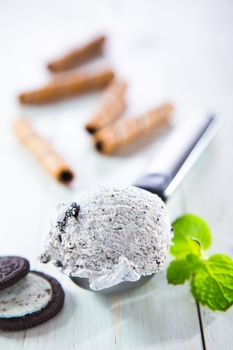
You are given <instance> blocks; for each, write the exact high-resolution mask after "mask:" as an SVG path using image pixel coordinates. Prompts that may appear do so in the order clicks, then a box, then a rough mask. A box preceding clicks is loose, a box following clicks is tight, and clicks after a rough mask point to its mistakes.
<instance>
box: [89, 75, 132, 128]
mask: <svg viewBox="0 0 233 350" xmlns="http://www.w3.org/2000/svg"><path fill="white" fill-rule="evenodd" d="M125 92H126V84H125V83H124V82H123V81H119V80H116V81H113V82H112V83H111V84H110V85H109V87H108V88H107V90H106V93H105V95H104V97H103V101H102V102H101V104H100V107H99V109H98V110H97V112H96V114H95V115H94V116H93V118H91V119H90V120H89V121H88V123H87V124H86V130H87V131H88V132H89V133H90V134H92V133H94V132H96V131H97V130H99V129H102V128H103V127H104V126H106V125H108V124H110V123H111V122H112V121H114V120H115V119H117V118H118V117H119V116H120V114H121V113H122V112H123V110H124V109H125V105H126V102H125Z"/></svg>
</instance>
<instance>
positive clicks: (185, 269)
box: [167, 259, 192, 284]
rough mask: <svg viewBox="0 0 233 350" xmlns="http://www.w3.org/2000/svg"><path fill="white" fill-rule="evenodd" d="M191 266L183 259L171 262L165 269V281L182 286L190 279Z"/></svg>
mask: <svg viewBox="0 0 233 350" xmlns="http://www.w3.org/2000/svg"><path fill="white" fill-rule="evenodd" d="M191 272H192V270H191V266H190V264H189V263H188V261H186V260H185V259H181V260H173V261H172V262H171V263H170V265H169V266H168V268H167V281H168V283H170V284H183V283H184V282H185V281H186V280H188V279H189V278H190V277H191Z"/></svg>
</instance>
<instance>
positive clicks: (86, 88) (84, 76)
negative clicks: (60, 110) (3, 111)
mask: <svg viewBox="0 0 233 350" xmlns="http://www.w3.org/2000/svg"><path fill="white" fill-rule="evenodd" d="M113 78H114V73H113V71H112V70H110V69H105V70H102V71H100V72H93V73H85V72H82V73H78V74H75V75H73V74H72V75H71V74H66V75H64V76H60V77H56V78H55V79H53V80H52V81H51V83H50V84H48V85H46V86H44V87H42V88H39V89H37V90H34V91H29V92H25V93H22V94H21V95H19V100H20V102H21V103H23V104H44V103H49V102H54V101H60V100H63V99H65V98H69V97H72V96H75V95H80V94H83V93H87V92H90V91H92V90H98V89H101V88H104V87H105V86H107V85H108V83H109V82H110V81H111V80H112V79H113Z"/></svg>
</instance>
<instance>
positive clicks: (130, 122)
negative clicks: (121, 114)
mask: <svg viewBox="0 0 233 350" xmlns="http://www.w3.org/2000/svg"><path fill="white" fill-rule="evenodd" d="M172 112H173V107H172V105H170V104H168V103H166V104H163V105H161V106H160V107H158V108H154V109H152V110H150V111H148V112H146V113H144V114H142V115H140V116H138V117H136V118H129V119H121V120H119V121H116V122H115V123H114V124H111V125H109V126H107V127H105V128H104V129H102V130H100V131H97V132H96V133H95V134H94V135H93V138H94V142H95V145H96V148H97V149H98V150H99V151H100V152H102V153H104V154H111V153H113V152H114V151H115V150H117V149H118V148H120V147H122V146H124V145H127V144H129V143H130V142H132V141H134V140H136V139H138V138H139V137H141V136H143V135H145V134H147V133H149V132H150V131H151V130H153V129H155V128H157V127H160V126H162V125H165V124H168V123H169V121H170V119H171V114H172Z"/></svg>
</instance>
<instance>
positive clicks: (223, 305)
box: [167, 214, 233, 311]
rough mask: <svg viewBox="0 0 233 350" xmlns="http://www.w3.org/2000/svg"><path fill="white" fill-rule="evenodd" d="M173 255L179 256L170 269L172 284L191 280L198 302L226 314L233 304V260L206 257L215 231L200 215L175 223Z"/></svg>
mask: <svg viewBox="0 0 233 350" xmlns="http://www.w3.org/2000/svg"><path fill="white" fill-rule="evenodd" d="M173 229H174V237H173V240H172V242H173V245H172V246H171V248H170V253H171V254H172V255H173V256H174V257H175V260H173V261H171V263H170V265H169V266H168V269H167V280H168V283H170V284H174V285H177V284H183V283H184V282H186V281H188V280H190V282H191V292H192V294H193V296H194V297H195V299H196V300H197V301H198V302H199V303H201V304H202V305H206V306H208V307H209V308H210V309H211V310H220V311H225V310H226V309H228V308H229V307H230V306H231V305H232V304H233V260H232V259H231V258H229V257H228V256H226V255H224V254H215V255H212V256H210V257H209V258H205V257H204V253H205V250H206V249H207V248H209V246H210V245H211V231H210V228H209V226H208V225H207V223H206V222H205V221H204V220H203V219H201V218H200V217H198V216H195V215H191V214H186V215H183V216H181V217H180V218H178V219H177V220H176V221H175V222H174V223H173Z"/></svg>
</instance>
